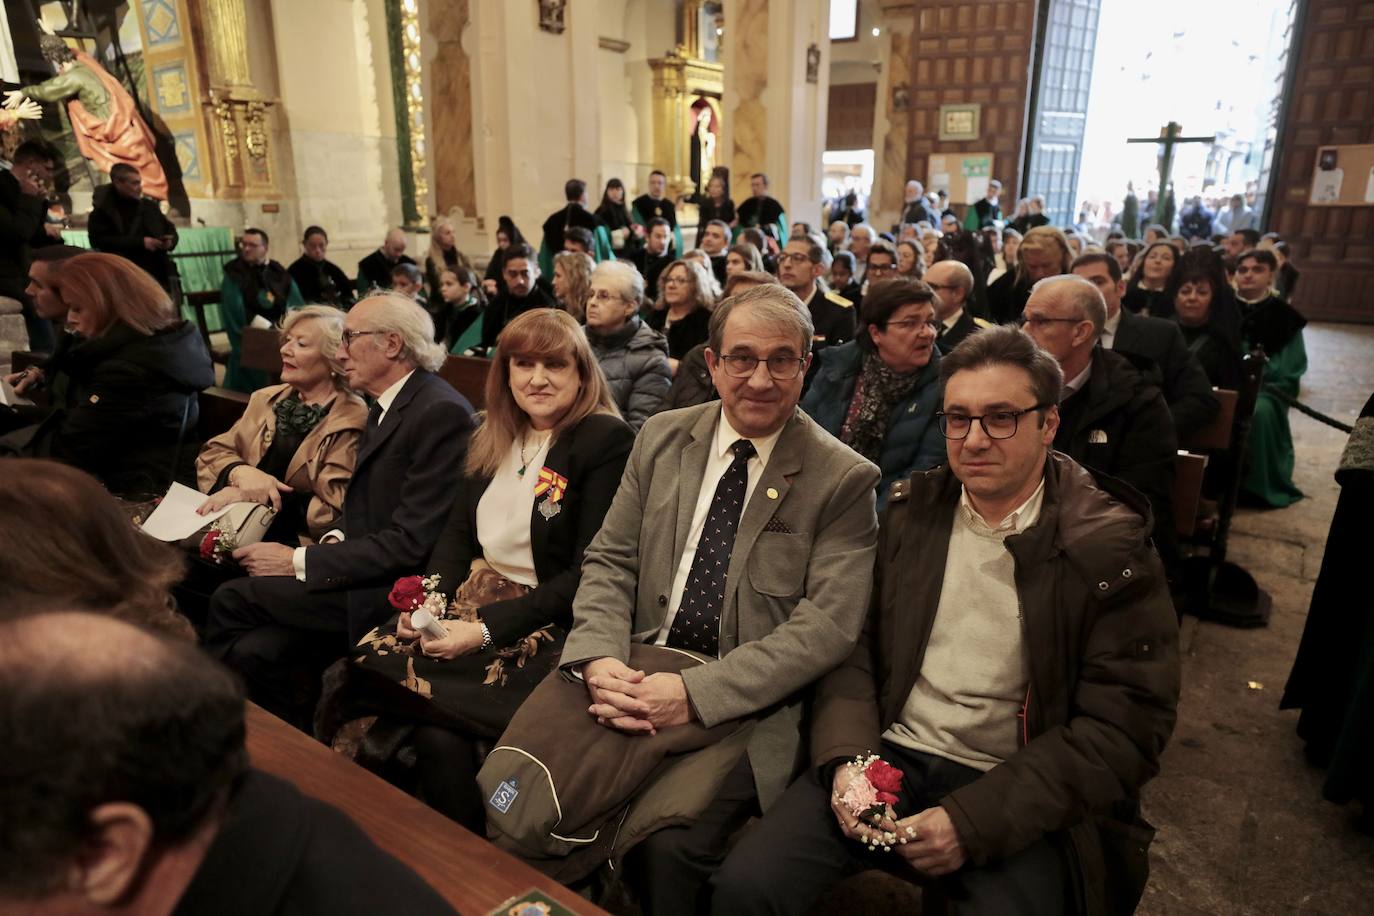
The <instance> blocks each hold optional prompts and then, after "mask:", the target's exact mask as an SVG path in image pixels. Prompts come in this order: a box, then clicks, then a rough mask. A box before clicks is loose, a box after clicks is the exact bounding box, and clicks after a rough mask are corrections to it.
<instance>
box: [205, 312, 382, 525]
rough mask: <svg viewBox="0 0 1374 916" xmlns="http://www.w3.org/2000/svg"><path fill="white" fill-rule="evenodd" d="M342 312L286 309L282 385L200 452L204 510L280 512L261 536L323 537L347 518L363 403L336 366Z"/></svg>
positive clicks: (258, 394) (260, 395) (266, 391)
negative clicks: (255, 506) (233, 506)
mask: <svg viewBox="0 0 1374 916" xmlns="http://www.w3.org/2000/svg"><path fill="white" fill-rule="evenodd" d="M343 327H344V313H343V312H341V311H339V310H338V309H336V308H331V307H330V306H327V305H307V306H306V307H305V308H301V309H296V310H295V311H293V312H288V313H287V314H286V318H285V319H284V320H283V322H282V332H281V333H282V345H281V363H282V371H281V380H282V383H281V384H280V385H270V386H268V387H267V388H262V389H259V390H258V391H255V392H254V393H253V395H252V397H251V398H249V400H248V407H247V408H246V409H245V410H244V412H243V416H242V417H241V418H240V419H239V421H238V422H237V423H235V424H234V425H233V427H232V428H231V429H229V430H228V431H226V432H224V433H221V434H220V435H218V436H216V437H215V438H213V439H211V440H210V441H209V442H207V443H205V447H204V448H202V449H201V450H200V456H199V457H198V458H197V459H196V480H197V483H198V485H199V486H200V489H201V491H202V492H204V493H207V494H210V495H209V498H208V499H206V500H205V503H204V505H202V506H201V508H200V511H201V514H206V513H210V512H214V511H215V510H217V509H219V508H221V507H223V506H227V505H229V504H230V503H235V502H255V503H261V504H262V505H270V506H272V507H273V508H274V509H276V510H278V511H277V515H276V518H275V519H273V522H272V527H271V528H269V529H268V532H267V535H266V537H265V540H269V541H277V542H279V543H282V544H288V545H290V546H292V547H297V546H302V545H304V544H309V543H313V542H314V541H318V540H319V539H320V537H321V536H322V535H323V534H324V533H325V532H326V531H328V530H329V529H331V528H333V527H334V526H335V523H336V522H337V521H338V518H339V516H340V515H341V514H342V513H343V498H344V491H345V490H347V489H348V482H349V480H350V479H351V478H352V477H353V463H354V460H355V459H356V458H357V453H358V440H359V438H361V436H362V432H363V429H364V427H365V426H366V425H367V405H366V404H365V403H363V399H362V398H360V397H358V396H357V395H356V394H354V393H353V392H351V391H349V389H348V385H347V382H346V379H345V376H344V371H343V367H342V366H341V365H340V364H339V361H338V352H339V345H340V343H341V342H342V341H343Z"/></svg>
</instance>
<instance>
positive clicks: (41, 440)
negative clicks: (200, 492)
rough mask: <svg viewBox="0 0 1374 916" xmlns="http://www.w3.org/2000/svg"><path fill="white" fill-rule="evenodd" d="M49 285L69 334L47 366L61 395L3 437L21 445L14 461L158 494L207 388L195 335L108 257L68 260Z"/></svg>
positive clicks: (147, 281)
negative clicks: (45, 463)
mask: <svg viewBox="0 0 1374 916" xmlns="http://www.w3.org/2000/svg"><path fill="white" fill-rule="evenodd" d="M49 277H50V278H51V282H50V283H49V287H50V289H51V291H52V293H53V294H54V295H56V296H57V297H58V298H60V299H61V301H62V302H63V303H64V304H65V305H66V306H67V329H68V330H69V331H71V332H72V333H73V334H74V335H75V336H74V338H73V342H72V344H71V346H70V347H68V348H67V349H65V351H63V352H62V353H60V354H58V355H55V356H54V358H53V361H52V365H50V367H49V372H50V374H55V373H58V372H61V373H65V374H66V376H67V377H68V380H69V381H68V383H67V390H66V392H65V396H63V397H62V398H61V399H60V401H59V403H56V404H55V405H54V408H55V409H54V410H53V412H52V413H51V414H49V415H48V417H47V418H46V419H45V420H44V421H43V422H42V423H41V424H39V425H38V426H37V427H30V428H29V429H28V430H24V431H16V432H15V433H12V434H11V437H13V438H11V437H7V438H8V439H9V441H10V442H11V443H14V442H18V441H24V444H23V445H22V446H20V447H19V448H18V449H17V450H18V451H19V452H20V453H21V454H24V455H28V456H31V457H37V458H55V459H57V460H58V461H63V462H65V463H67V464H71V465H74V466H76V467H79V468H82V469H83V470H86V471H89V472H90V473H91V474H93V475H95V477H97V478H98V479H99V480H100V481H101V483H103V484H105V486H106V487H107V488H108V489H109V490H110V491H111V492H113V493H115V494H117V495H120V496H127V497H130V498H134V499H146V498H149V497H152V496H155V495H161V494H162V493H163V492H164V491H165V490H166V489H167V485H168V483H169V482H170V480H171V479H172V477H173V476H174V473H175V471H176V470H177V469H176V468H175V467H174V465H175V464H176V463H177V461H178V458H179V455H180V446H181V442H182V439H183V438H184V436H185V434H186V431H188V430H191V429H194V428H195V425H196V420H197V418H198V416H199V410H198V401H197V397H196V393H197V392H198V391H200V390H202V389H205V388H209V387H210V386H211V385H213V384H214V383H215V371H214V368H213V366H212V365H211V363H210V354H209V353H208V352H207V351H206V349H205V344H204V343H203V342H202V340H201V337H200V332H199V331H198V330H197V329H196V327H195V325H193V324H191V323H190V322H187V321H183V320H182V318H181V316H180V315H178V314H177V312H176V310H175V309H174V308H173V307H172V300H171V299H170V298H169V297H168V295H167V292H166V291H165V290H163V289H162V287H160V286H158V285H157V282H156V281H155V280H153V278H152V277H150V276H149V275H148V274H147V273H146V272H144V271H143V270H142V269H141V268H139V267H137V266H136V265H134V264H133V263H132V262H130V261H127V260H125V259H124V258H121V257H118V256H117V255H112V254H97V253H92V254H81V255H77V256H76V257H73V258H70V259H68V260H67V261H65V262H64V263H63V264H62V267H61V269H60V270H56V271H50V272H49ZM13 447H14V446H11V448H13Z"/></svg>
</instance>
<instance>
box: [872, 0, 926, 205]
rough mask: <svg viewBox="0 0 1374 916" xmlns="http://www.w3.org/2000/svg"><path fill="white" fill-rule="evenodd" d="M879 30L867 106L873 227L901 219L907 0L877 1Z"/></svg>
mask: <svg viewBox="0 0 1374 916" xmlns="http://www.w3.org/2000/svg"><path fill="white" fill-rule="evenodd" d="M880 7H881V10H882V17H881V19H880V20H879V22H878V27H879V28H880V29H881V33H882V38H881V41H882V45H881V47H882V53H881V56H880V57H879V61H880V62H881V64H882V71H881V72H880V73H879V75H878V91H877V98H876V99H875V100H874V105H873V192H872V196H871V199H870V201H869V206H868V220H869V222H870V223H871V224H872V225H873V226H875V227H879V228H885V227H889V226H891V225H892V224H893V223H895V222H897V220H898V219H899V218H900V217H901V211H902V197H903V191H904V189H905V186H906V182H907V179H908V178H909V177H914V176H908V175H907V150H908V146H909V144H910V137H911V112H910V108H909V105H910V98H911V92H912V91H913V87H912V84H911V72H910V68H911V34H912V30H913V27H914V26H915V22H916V5H915V3H914V2H912V0H881V2H880Z"/></svg>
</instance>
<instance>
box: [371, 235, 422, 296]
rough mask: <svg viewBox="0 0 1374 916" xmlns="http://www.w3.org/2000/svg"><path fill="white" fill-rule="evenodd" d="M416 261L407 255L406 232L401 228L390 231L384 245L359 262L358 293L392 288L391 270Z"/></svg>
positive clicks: (383, 242)
mask: <svg viewBox="0 0 1374 916" xmlns="http://www.w3.org/2000/svg"><path fill="white" fill-rule="evenodd" d="M414 263H415V262H414V261H413V260H412V259H411V258H410V257H409V256H407V255H406V234H405V233H404V232H403V231H401V230H400V229H392V230H390V231H388V232H387V234H386V238H385V239H384V240H383V241H382V247H380V248H378V249H377V250H376V251H374V252H372V254H370V255H368V256H367V257H365V258H363V259H362V260H361V261H359V262H358V295H360V296H366V295H367V294H368V293H370V292H372V291H373V290H381V289H391V272H392V271H393V270H395V269H396V267H397V266H398V265H400V264H414Z"/></svg>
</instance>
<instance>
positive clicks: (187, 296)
mask: <svg viewBox="0 0 1374 916" xmlns="http://www.w3.org/2000/svg"><path fill="white" fill-rule="evenodd" d="M181 299H182V302H184V303H185V304H186V305H189V306H190V307H191V311H193V312H194V313H195V316H196V326H197V327H199V328H200V338H201V340H203V341H205V349H207V350H209V351H210V358H211V359H213V360H214V361H215V362H217V363H222V362H224V361H225V360H227V359H228V358H229V349H228V348H227V347H221V348H219V349H216V348H214V347H212V346H211V345H210V322H209V320H208V319H207V318H206V317H205V308H206V306H210V305H218V304H219V290H217V289H215V290H209V291H207V292H203V293H184V294H183V295H182V297H181Z"/></svg>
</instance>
